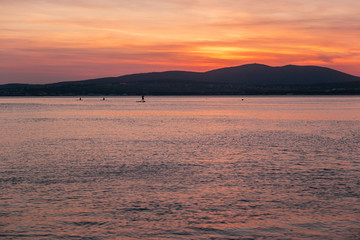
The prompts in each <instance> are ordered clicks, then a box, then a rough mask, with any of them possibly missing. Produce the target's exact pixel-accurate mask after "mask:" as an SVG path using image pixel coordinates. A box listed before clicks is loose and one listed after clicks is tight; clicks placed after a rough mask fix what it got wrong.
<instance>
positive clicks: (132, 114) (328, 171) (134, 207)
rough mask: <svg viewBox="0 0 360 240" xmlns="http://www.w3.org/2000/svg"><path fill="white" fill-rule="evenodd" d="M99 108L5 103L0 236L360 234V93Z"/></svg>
mask: <svg viewBox="0 0 360 240" xmlns="http://www.w3.org/2000/svg"><path fill="white" fill-rule="evenodd" d="M242 98H244V101H242V100H241V99H242ZM100 99H101V98H100V97H99V98H98V97H92V98H83V100H82V101H78V100H77V99H76V98H0V111H1V115H0V123H1V126H2V128H1V130H0V134H1V136H2V139H1V141H0V148H1V151H0V158H1V162H0V173H1V174H0V190H1V194H0V205H1V212H0V220H1V221H0V222H1V229H2V230H1V233H0V237H4V238H6V239H18V238H27V239H49V238H50V239H53V238H70V239H84V238H93V239H139V238H140V239H166V238H168V239H211V238H213V239H279V238H281V239H357V238H358V237H359V236H360V235H359V234H360V232H359V228H360V223H359V214H360V205H359V198H360V196H359V192H360V185H359V181H358V180H359V172H360V158H359V156H360V152H359V151H360V150H359V149H360V148H359V143H360V111H359V110H360V101H359V100H360V99H359V97H151V96H149V97H147V102H146V103H136V100H138V99H137V98H135V97H120V98H115V97H113V98H111V97H108V98H106V99H107V100H106V101H100Z"/></svg>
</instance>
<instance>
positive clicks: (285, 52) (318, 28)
mask: <svg viewBox="0 0 360 240" xmlns="http://www.w3.org/2000/svg"><path fill="white" fill-rule="evenodd" d="M0 4H1V8H0V51H1V54H0V84H3V83H15V82H20V83H48V82H57V81H70V80H82V79H88V78H96V77H104V76H119V75H123V74H130V73H138V72H149V71H164V70H188V71H207V70H212V69H215V68H220V67H227V66H236V65H241V64H247V63H253V62H257V63H263V64H268V65H271V66H280V65H287V64H297V65H319V66H325V67H331V68H334V69H336V70H340V71H344V72H346V73H349V74H353V75H357V76H360V67H359V66H360V42H359V39H360V1H358V0H343V1H337V0H312V1H310V0H303V1H296V0H272V1H267V0H261V1H260V0H259V1H254V0H223V1H215V0H206V1H205V0H192V1H189V0H152V1H145V0H132V1H124V0H87V1H85V0H81V1H80V0H79V1H70V0H56V1H55V0H54V1H52V0H27V1H26V0H16V1H11V0H0Z"/></svg>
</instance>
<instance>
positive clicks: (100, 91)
mask: <svg viewBox="0 0 360 240" xmlns="http://www.w3.org/2000/svg"><path fill="white" fill-rule="evenodd" d="M143 94H149V95H215V94H217V95H224V94H357V95H358V94H360V77H356V76H352V75H349V74H346V73H343V72H339V71H336V70H333V69H330V68H324V67H317V66H295V65H287V66H283V67H270V66H267V65H262V64H247V65H242V66H237V67H228V68H221V69H216V70H212V71H208V72H202V73H201V72H186V71H166V72H152V73H138V74H131V75H124V76H119V77H108V78H98V79H90V80H82V81H72V82H59V83H53V84H36V85H32V84H6V85H0V95H2V96H42V95H43V96H58V95H60V96H62V95H65V96H68V95H143Z"/></svg>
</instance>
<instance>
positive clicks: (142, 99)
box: [136, 95, 145, 102]
mask: <svg viewBox="0 0 360 240" xmlns="http://www.w3.org/2000/svg"><path fill="white" fill-rule="evenodd" d="M136 102H145V96H144V95H142V96H141V100H140V101H136Z"/></svg>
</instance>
